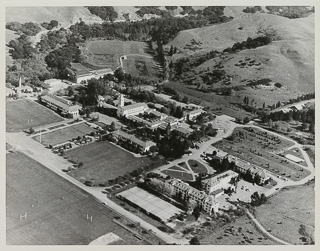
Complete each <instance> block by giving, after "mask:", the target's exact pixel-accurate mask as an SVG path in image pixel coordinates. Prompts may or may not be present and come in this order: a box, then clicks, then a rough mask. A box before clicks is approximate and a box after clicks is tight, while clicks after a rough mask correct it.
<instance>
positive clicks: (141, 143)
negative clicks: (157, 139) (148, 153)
mask: <svg viewBox="0 0 320 251" xmlns="http://www.w3.org/2000/svg"><path fill="white" fill-rule="evenodd" d="M112 134H113V135H114V136H116V137H117V136H121V137H123V138H125V139H128V140H130V141H132V142H134V143H136V144H137V145H139V146H141V147H143V148H147V147H151V146H155V145H156V143H154V142H152V141H149V140H148V141H143V140H141V139H138V138H137V137H136V136H134V135H131V134H128V133H125V132H124V131H120V130H118V131H115V132H112Z"/></svg>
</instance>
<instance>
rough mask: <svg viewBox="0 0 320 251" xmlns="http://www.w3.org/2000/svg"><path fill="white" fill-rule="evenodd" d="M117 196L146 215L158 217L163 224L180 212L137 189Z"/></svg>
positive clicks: (134, 188)
mask: <svg viewBox="0 0 320 251" xmlns="http://www.w3.org/2000/svg"><path fill="white" fill-rule="evenodd" d="M117 195H120V196H122V197H124V198H125V199H127V200H129V201H131V202H132V203H134V204H135V205H137V206H139V207H141V208H143V209H144V210H145V211H147V212H148V213H151V214H153V215H155V216H157V217H159V218H160V219H161V220H162V221H164V222H166V221H168V220H169V219H170V218H171V217H172V216H174V215H178V214H180V213H181V212H182V210H180V209H179V208H177V207H175V206H173V205H171V204H170V203H168V202H166V201H164V200H162V199H160V198H159V197H157V196H155V195H153V194H151V193H148V192H147V191H145V190H143V189H141V188H139V187H133V188H131V189H128V190H126V191H123V192H121V193H119V194H117Z"/></svg>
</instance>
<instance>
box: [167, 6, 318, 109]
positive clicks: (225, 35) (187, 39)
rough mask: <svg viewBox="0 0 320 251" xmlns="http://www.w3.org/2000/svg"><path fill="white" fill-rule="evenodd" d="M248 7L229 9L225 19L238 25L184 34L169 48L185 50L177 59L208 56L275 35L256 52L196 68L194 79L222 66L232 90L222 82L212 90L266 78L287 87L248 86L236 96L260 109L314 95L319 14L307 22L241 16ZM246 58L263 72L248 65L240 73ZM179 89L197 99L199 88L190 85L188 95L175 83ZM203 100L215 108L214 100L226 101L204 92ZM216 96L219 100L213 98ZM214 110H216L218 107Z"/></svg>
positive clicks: (180, 85) (307, 18)
mask: <svg viewBox="0 0 320 251" xmlns="http://www.w3.org/2000/svg"><path fill="white" fill-rule="evenodd" d="M243 8H244V7H226V9H225V15H231V16H233V17H234V20H232V21H230V22H228V23H223V24H218V25H212V26H208V27H203V28H197V29H191V30H185V31H181V32H180V33H179V34H178V35H177V37H176V38H175V39H174V40H173V41H171V42H170V43H169V44H168V46H171V45H173V46H176V47H177V48H178V49H179V50H180V51H181V53H180V54H175V55H174V56H173V57H172V60H173V61H174V60H176V59H177V58H180V57H183V56H187V55H188V56H193V55H199V54H203V53H206V52H208V51H211V50H218V51H222V50H223V49H225V48H227V47H232V45H233V44H234V43H236V42H242V41H245V40H246V39H247V38H248V37H251V38H256V37H259V36H262V35H264V34H271V33H272V34H274V35H275V37H276V41H273V42H271V43H270V44H268V45H266V46H262V47H258V48H256V49H247V50H243V51H240V52H236V53H231V54H225V55H223V56H221V57H219V58H214V59H210V60H208V61H206V62H204V63H203V64H201V65H199V66H198V67H196V68H195V69H194V70H195V73H196V74H195V75H197V74H199V73H200V74H199V75H201V72H205V71H207V70H209V71H212V70H213V69H214V66H215V65H217V64H219V63H220V64H221V65H223V70H225V72H226V75H228V76H231V77H232V80H231V81H230V82H231V83H230V84H228V85H226V84H225V83H223V82H219V83H216V84H213V85H212V88H215V87H231V86H239V85H245V84H246V83H248V80H259V79H263V78H269V79H271V80H272V81H273V82H280V83H283V88H279V89H274V90H267V89H253V88H249V87H246V88H245V89H243V90H241V91H236V92H235V93H234V94H233V98H232V96H231V98H232V99H233V102H236V100H237V99H238V100H241V99H242V98H243V97H244V96H246V95H247V96H249V97H251V98H254V99H255V100H256V101H257V107H261V106H262V104H263V102H266V104H267V105H268V104H269V105H271V104H273V103H275V102H277V101H279V100H282V101H284V100H288V99H290V98H292V97H297V96H298V95H300V94H302V93H308V92H314V90H315V76H314V71H315V58H314V51H315V44H314V41H315V40H314V39H315V37H314V21H315V20H314V19H315V16H314V14H311V15H310V16H308V17H306V18H299V19H288V18H285V17H281V16H277V15H271V14H267V13H256V14H246V13H243V12H242V9H243ZM239 28H240V29H239ZM192 39H194V40H195V41H196V42H201V43H200V44H198V46H197V48H196V50H191V49H189V48H190V47H188V46H186V45H187V44H191V40H192ZM246 58H250V60H255V62H256V63H260V65H259V67H257V66H248V65H246V66H245V67H242V68H241V67H238V66H236V64H238V63H239V61H241V60H242V61H245V59H246ZM198 79H199V81H200V82H201V78H200V77H198ZM175 86H176V87H177V86H179V87H178V89H179V91H180V92H181V93H182V95H183V94H189V95H192V96H195V92H199V91H197V90H196V86H185V90H184V89H183V88H182V84H179V85H176V84H175ZM187 89H188V90H187ZM191 93H192V94H191ZM199 95H200V96H201V95H202V97H203V98H204V100H207V101H209V102H211V103H212V102H214V100H219V103H220V101H221V99H219V98H217V95H215V94H213V93H209V94H205V93H201V92H200V93H199ZM199 95H196V96H199ZM205 97H206V98H205ZM209 97H210V98H209ZM211 97H214V98H212V99H211ZM241 97H242V98H241ZM201 99H202V98H201ZM202 100H203V99H202ZM212 100H213V101H212ZM226 100H228V99H225V100H224V101H225V102H228V103H229V104H230V102H231V101H226ZM217 104H218V103H217ZM212 105H213V106H214V104H212ZM226 105H227V104H226Z"/></svg>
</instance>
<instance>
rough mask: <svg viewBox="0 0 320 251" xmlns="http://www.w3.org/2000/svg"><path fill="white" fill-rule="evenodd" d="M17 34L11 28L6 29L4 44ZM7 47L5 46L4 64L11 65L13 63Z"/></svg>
mask: <svg viewBox="0 0 320 251" xmlns="http://www.w3.org/2000/svg"><path fill="white" fill-rule="evenodd" d="M17 37H18V35H17V34H16V33H15V32H14V31H11V30H8V29H6V44H7V43H9V42H10V41H11V40H13V39H15V38H17ZM9 49H10V48H9V47H8V46H6V64H7V65H12V64H13V59H12V57H11V56H10V55H9Z"/></svg>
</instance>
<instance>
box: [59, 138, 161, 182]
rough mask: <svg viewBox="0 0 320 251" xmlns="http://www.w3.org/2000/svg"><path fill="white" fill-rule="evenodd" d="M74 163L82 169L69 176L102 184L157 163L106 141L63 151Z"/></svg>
mask: <svg viewBox="0 0 320 251" xmlns="http://www.w3.org/2000/svg"><path fill="white" fill-rule="evenodd" d="M65 155H66V156H67V157H69V158H71V159H72V160H74V161H78V162H82V163H83V167H80V168H78V169H76V170H72V171H71V172H69V174H70V176H72V177H74V178H75V179H77V180H79V181H81V182H85V181H87V180H91V181H93V183H94V184H97V185H98V184H103V183H105V182H107V181H108V180H113V179H115V178H117V177H119V176H122V175H125V174H127V173H130V172H132V171H133V170H136V169H138V168H140V167H143V166H146V165H148V164H152V163H157V162H159V160H158V159H155V160H153V159H151V158H150V157H141V158H136V157H134V156H133V155H132V154H131V153H129V152H127V151H125V150H122V149H121V148H119V147H118V146H115V145H113V144H111V143H109V142H108V141H100V142H95V143H92V144H88V145H85V146H81V147H78V148H75V149H71V150H68V151H65Z"/></svg>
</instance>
